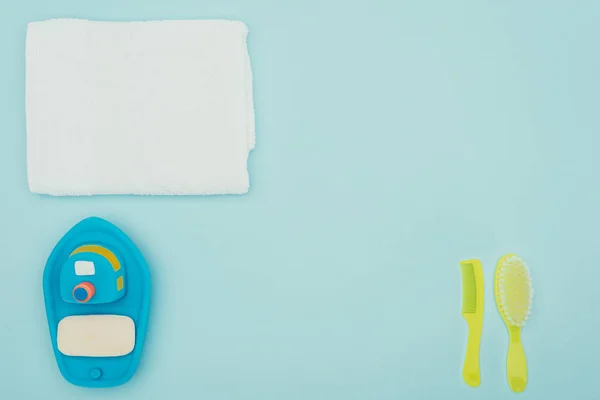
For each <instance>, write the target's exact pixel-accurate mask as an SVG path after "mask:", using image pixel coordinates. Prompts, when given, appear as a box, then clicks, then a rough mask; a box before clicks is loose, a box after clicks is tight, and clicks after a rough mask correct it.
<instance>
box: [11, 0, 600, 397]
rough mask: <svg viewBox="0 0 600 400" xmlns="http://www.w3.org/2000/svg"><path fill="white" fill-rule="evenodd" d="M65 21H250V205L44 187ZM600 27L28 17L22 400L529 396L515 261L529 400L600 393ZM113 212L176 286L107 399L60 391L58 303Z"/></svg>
mask: <svg viewBox="0 0 600 400" xmlns="http://www.w3.org/2000/svg"><path fill="white" fill-rule="evenodd" d="M65 16H66V17H79V18H93V19H109V20H131V19H174V18H196V17H198V18H231V19H240V20H243V21H244V22H245V23H246V24H247V25H248V27H249V31H250V34H249V37H248V39H249V51H250V56H251V59H252V66H253V69H254V74H255V79H254V85H255V86H254V87H255V90H256V91H255V101H256V104H255V105H256V117H257V146H256V149H255V150H254V151H253V152H252V154H251V156H250V173H251V191H250V193H249V194H248V195H245V196H239V197H233V196H230V197H227V196H217V197H206V198H174V199H172V198H148V197H93V198H81V199H76V198H50V197H39V196H34V195H31V194H29V193H28V189H27V179H26V170H25V140H26V138H25V118H24V76H25V75H24V41H25V27H26V23H27V22H29V21H32V20H40V19H46V18H50V17H65ZM599 19H600V2H598V1H579V2H567V1H563V2H556V1H555V2H548V1H541V0H535V1H528V2H523V1H517V0H508V1H491V0H488V1H485V0H484V1H474V0H473V1H465V0H457V1H441V0H438V1H400V0H393V1H392V0H387V1H383V0H373V1H366V0H362V1H356V2H354V1H341V0H336V1H333V0H330V1H323V0H302V1H300V0H294V1H290V2H281V1H275V0H271V1H266V0H264V1H260V0H256V1H249V0H219V1H216V0H215V1H193V0H182V1H160V2H159V1H141V0H140V1H116V0H105V1H95V2H91V1H85V2H84V1H81V0H68V1H67V0H55V1H41V0H39V1H21V2H10V4H9V3H6V4H4V5H3V6H2V11H1V12H0V22H1V23H0V55H1V57H0V58H1V60H2V62H1V63H0V88H1V90H0V171H1V172H0V173H1V174H2V175H1V177H2V179H1V187H0V191H1V192H2V196H0V243H1V246H2V248H1V249H2V261H1V263H0V271H1V273H2V279H0V307H1V308H0V315H1V316H2V320H1V321H0V322H1V323H0V388H1V389H0V398H3V399H4V398H6V399H44V400H55V399H56V400H58V399H60V400H69V399H81V398H83V396H85V398H86V399H111V400H119V399H143V400H153V399H167V398H176V397H175V396H178V397H182V398H183V397H184V396H185V398H194V399H210V400H229V399H244V400H247V399H256V400H282V399H292V400H296V399H298V400H300V399H302V400H305V399H311V400H320V399H324V400H325V399H326V400H332V399H344V400H350V399H361V400H363V399H364V400H388V399H390V400H391V399H410V400H412V399H445V400H446V399H448V400H453V399H461V400H463V399H466V400H468V399H485V400H496V399H502V400H505V399H508V398H512V397H513V396H512V394H511V392H510V391H509V388H508V384H507V382H506V376H505V371H504V368H505V356H506V348H507V332H506V330H505V328H504V326H503V323H502V320H501V319H500V317H499V315H498V313H497V311H496V307H495V304H494V301H493V295H492V275H493V269H494V265H495V262H496V260H497V259H498V258H499V257H500V256H501V255H503V254H504V253H507V252H516V253H518V254H519V255H521V256H522V257H524V258H525V259H526V260H527V261H528V262H529V265H530V268H531V273H532V276H533V279H534V288H535V290H536V295H535V299H534V306H533V314H532V319H531V321H530V322H529V323H528V324H527V325H526V327H525V329H524V331H523V337H522V339H523V342H524V345H525V351H526V352H527V356H528V361H529V372H530V376H529V377H530V381H529V386H528V388H527V390H526V392H525V393H524V394H522V395H520V396H518V398H520V399H567V398H572V399H578V400H579V399H581V400H588V399H597V398H600V386H599V385H598V378H597V377H598V365H599V360H600V341H599V331H598V330H599V328H600V312H599V311H598V304H599V303H600V301H599V300H600V294H599V291H598V286H599V282H600V268H599V267H598V263H599V262H600V261H599V260H600V246H599V245H598V240H599V234H598V231H599V227H600V213H599V212H598V207H599V205H600V186H599V185H598V172H599V171H600V158H599V157H598V148H599V146H600V136H599V133H600V120H599V117H598V104H599V102H600V100H599V98H598V97H599V93H600V79H599V77H598V71H600V55H599V54H600V53H599V52H598V37H599V36H600V24H598V21H599ZM89 215H98V216H101V217H104V218H107V219H109V220H110V221H113V222H115V223H116V224H118V225H119V226H120V227H121V228H122V229H124V230H125V231H126V232H127V233H128V234H129V235H130V236H131V238H132V239H133V240H134V241H135V243H136V244H137V245H138V246H139V247H140V249H141V251H142V253H143V254H144V256H145V257H146V259H147V260H148V263H149V264H150V268H151V274H152V278H153V288H154V292H153V293H154V297H153V309H152V313H153V316H152V323H151V325H150V327H149V332H148V337H147V342H146V347H145V349H144V355H143V357H142V361H141V364H140V368H139V370H138V373H137V374H136V376H135V377H134V378H133V379H132V380H131V381H130V382H129V383H128V384H127V385H125V386H122V387H118V388H114V389H108V390H100V391H98V390H92V391H90V390H86V389H82V388H78V387H75V386H71V385H69V384H68V383H66V382H65V381H64V380H63V379H62V378H61V376H60V374H59V372H58V370H57V368H56V364H55V361H54V357H53V355H52V349H51V348H50V346H49V344H48V340H47V335H48V333H47V327H46V321H45V315H44V306H43V299H42V291H41V279H42V270H43V267H44V263H45V261H46V257H47V256H48V254H49V253H50V251H51V250H52V247H53V246H54V245H55V243H56V241H57V240H58V239H59V238H60V236H61V235H62V234H63V233H64V232H65V231H66V230H67V229H69V228H70V227H71V226H72V225H73V224H74V223H76V222H77V221H79V220H80V219H81V218H84V217H87V216H89ZM467 257H480V258H481V259H482V260H483V262H484V273H485V278H486V279H487V280H486V290H487V291H486V296H487V297H486V305H485V309H486V315H485V320H484V331H483V341H482V355H481V362H482V384H481V386H480V387H479V388H478V389H474V390H473V389H470V388H468V387H467V386H466V385H465V384H464V382H463V381H462V379H461V374H460V370H461V366H462V360H463V355H464V346H465V344H466V333H467V329H466V325H465V323H464V321H463V320H462V317H461V316H460V306H461V305H460V301H461V287H460V285H461V277H460V268H459V265H458V261H459V260H460V259H462V258H467ZM9 304H10V305H9ZM32 382H35V383H36V384H37V385H32V384H31V383H32ZM515 398H517V397H515Z"/></svg>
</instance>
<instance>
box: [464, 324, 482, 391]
mask: <svg viewBox="0 0 600 400" xmlns="http://www.w3.org/2000/svg"><path fill="white" fill-rule="evenodd" d="M464 317H465V320H466V321H467V324H468V325H469V339H468V341H467V353H466V354H465V363H464V366H463V379H464V380H465V382H466V383H467V385H469V386H471V387H477V386H479V383H480V382H481V373H480V370H479V348H480V344H481V328H482V325H483V324H482V322H483V321H481V320H480V319H478V318H476V317H475V315H465V316H464Z"/></svg>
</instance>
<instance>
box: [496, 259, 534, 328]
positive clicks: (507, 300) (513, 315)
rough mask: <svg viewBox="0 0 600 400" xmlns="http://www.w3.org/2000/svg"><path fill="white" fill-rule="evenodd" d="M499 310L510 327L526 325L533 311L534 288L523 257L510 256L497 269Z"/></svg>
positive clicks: (500, 262) (501, 260)
mask: <svg viewBox="0 0 600 400" xmlns="http://www.w3.org/2000/svg"><path fill="white" fill-rule="evenodd" d="M495 289H496V300H497V303H498V310H499V311H500V314H501V315H502V317H503V318H504V320H505V322H506V324H507V325H509V326H517V327H522V326H523V325H525V322H526V321H527V318H528V317H529V313H530V311H531V303H532V301H533V288H532V285H531V275H529V268H528V267H527V264H525V262H524V261H523V259H521V257H519V256H516V255H513V254H509V255H507V256H504V257H502V259H500V261H499V262H498V266H497V267H496V284H495Z"/></svg>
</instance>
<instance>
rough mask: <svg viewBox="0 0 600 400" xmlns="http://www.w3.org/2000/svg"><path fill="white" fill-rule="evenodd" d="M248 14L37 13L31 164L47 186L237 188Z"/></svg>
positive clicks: (246, 115) (250, 134) (79, 190)
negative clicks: (114, 17)
mask: <svg viewBox="0 0 600 400" xmlns="http://www.w3.org/2000/svg"><path fill="white" fill-rule="evenodd" d="M246 36H247V28H246V26H245V25H244V24H243V23H242V22H238V21H223V20H184V21H146V22H100V21H87V20H78V19H53V20H48V21H40V22H32V23H30V24H29V25H28V27H27V40H26V88H27V89H26V99H27V100H26V115H27V122H26V124H27V175H28V182H29V188H30V190H31V191H32V192H33V193H41V194H50V195H57V196H61V195H63V196H64V195H93V194H140V195H199V194H241V193H245V192H247V191H248V189H249V185H250V184H249V174H248V169H247V159H248V154H249V152H250V150H251V149H252V148H253V147H254V107H253V101H252V72H251V68H250V58H249V56H248V51H247V45H246Z"/></svg>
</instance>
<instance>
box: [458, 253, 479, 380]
mask: <svg viewBox="0 0 600 400" xmlns="http://www.w3.org/2000/svg"><path fill="white" fill-rule="evenodd" d="M460 269H461V272H462V292H463V302H462V315H463V317H464V319H465V320H466V321H467V325H468V326H469V339H468V342H467V353H466V355H465V362H464V366H463V379H464V380H465V382H466V383H467V385H469V386H472V387H477V386H479V383H480V382H481V374H480V371H479V348H480V344H481V330H482V328H483V269H482V267H481V261H479V260H466V261H461V262H460Z"/></svg>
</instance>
